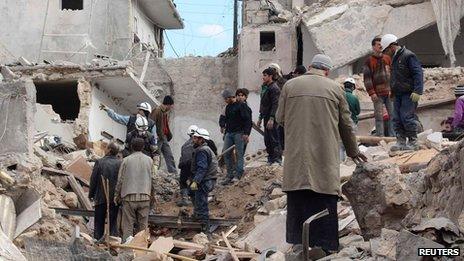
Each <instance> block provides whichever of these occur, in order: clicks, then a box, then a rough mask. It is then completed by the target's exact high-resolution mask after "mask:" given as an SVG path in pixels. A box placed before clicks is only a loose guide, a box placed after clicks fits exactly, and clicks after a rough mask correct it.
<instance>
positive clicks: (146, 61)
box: [139, 50, 151, 84]
mask: <svg viewBox="0 0 464 261" xmlns="http://www.w3.org/2000/svg"><path fill="white" fill-rule="evenodd" d="M150 55H151V51H149V50H147V53H146V54H145V62H144V63H143V67H142V73H141V75H140V79H139V81H140V82H141V83H142V84H143V80H144V79H145V74H146V73H147V69H148V63H149V62H150Z"/></svg>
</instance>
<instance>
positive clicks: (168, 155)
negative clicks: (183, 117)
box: [158, 139, 177, 174]
mask: <svg viewBox="0 0 464 261" xmlns="http://www.w3.org/2000/svg"><path fill="white" fill-rule="evenodd" d="M158 148H159V149H160V151H161V153H162V154H163V157H164V161H165V162H166V168H167V170H168V172H169V173H174V174H177V169H176V162H175V161H174V156H173V155H172V150H171V146H169V143H168V141H167V140H166V139H162V140H160V141H158Z"/></svg>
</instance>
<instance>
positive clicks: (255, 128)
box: [251, 122, 264, 136]
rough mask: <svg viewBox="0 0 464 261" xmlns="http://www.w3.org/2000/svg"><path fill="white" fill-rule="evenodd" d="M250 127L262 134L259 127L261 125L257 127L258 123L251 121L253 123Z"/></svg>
mask: <svg viewBox="0 0 464 261" xmlns="http://www.w3.org/2000/svg"><path fill="white" fill-rule="evenodd" d="M251 127H253V129H254V130H255V131H257V132H258V133H259V134H261V135H263V136H264V131H263V130H262V129H261V127H259V126H258V125H256V123H254V122H253V125H251Z"/></svg>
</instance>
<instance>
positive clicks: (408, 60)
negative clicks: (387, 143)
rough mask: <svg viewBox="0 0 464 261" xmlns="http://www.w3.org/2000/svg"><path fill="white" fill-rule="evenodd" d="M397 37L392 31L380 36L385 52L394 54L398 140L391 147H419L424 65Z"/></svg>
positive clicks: (394, 110) (393, 90)
mask: <svg viewBox="0 0 464 261" xmlns="http://www.w3.org/2000/svg"><path fill="white" fill-rule="evenodd" d="M397 41H398V37H396V36H395V35H393V34H386V35H384V36H383V37H382V40H381V45H382V52H383V53H384V54H387V55H388V56H390V57H392V72H391V80H390V86H391V88H392V92H393V94H394V95H395V98H394V109H393V125H394V131H395V133H396V140H397V141H396V144H395V145H393V146H392V148H391V150H392V151H398V150H418V149H419V144H418V143H417V130H418V117H417V115H416V108H417V103H418V102H419V100H420V97H421V95H422V92H423V90H424V77H423V72H422V66H421V63H420V62H419V60H418V59H417V57H416V55H415V54H414V53H413V52H411V51H410V50H408V49H406V47H405V46H403V47H401V46H399V45H398V42H397Z"/></svg>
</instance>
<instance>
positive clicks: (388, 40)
mask: <svg viewBox="0 0 464 261" xmlns="http://www.w3.org/2000/svg"><path fill="white" fill-rule="evenodd" d="M397 41H398V37H396V35H393V34H386V35H384V36H382V39H381V40H380V45H381V46H382V52H383V51H385V49H387V48H388V47H389V46H390V45H391V44H392V43H396V42H397Z"/></svg>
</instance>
